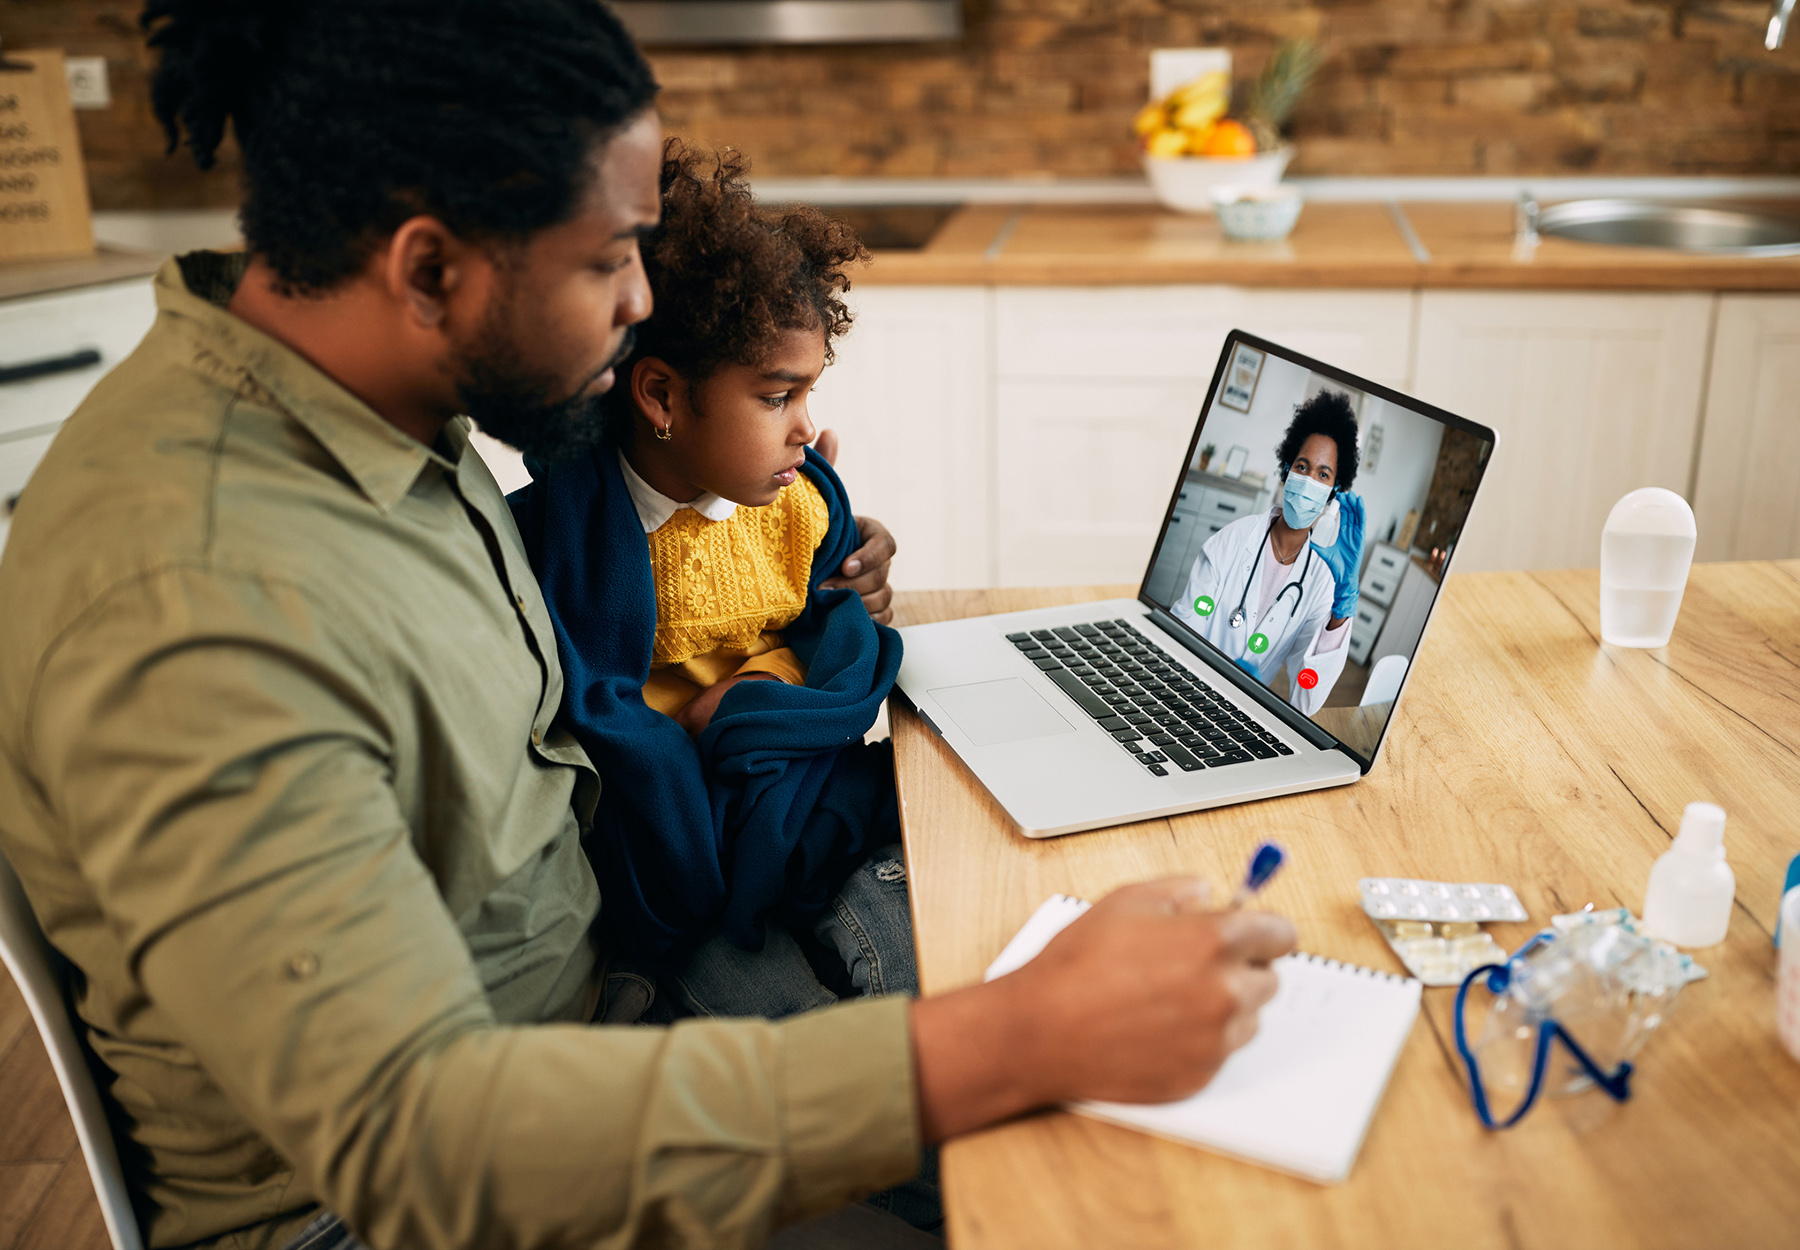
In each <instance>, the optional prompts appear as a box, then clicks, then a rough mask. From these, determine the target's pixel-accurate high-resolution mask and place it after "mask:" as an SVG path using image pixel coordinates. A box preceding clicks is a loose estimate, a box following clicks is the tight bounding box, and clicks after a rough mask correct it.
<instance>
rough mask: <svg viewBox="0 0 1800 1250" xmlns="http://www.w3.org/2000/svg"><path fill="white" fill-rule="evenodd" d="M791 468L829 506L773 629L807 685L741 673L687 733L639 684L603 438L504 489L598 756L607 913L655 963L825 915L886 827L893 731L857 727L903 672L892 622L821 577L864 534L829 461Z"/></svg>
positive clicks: (645, 631)
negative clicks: (791, 611) (692, 734)
mask: <svg viewBox="0 0 1800 1250" xmlns="http://www.w3.org/2000/svg"><path fill="white" fill-rule="evenodd" d="M534 469H537V466H534ZM802 472H804V473H805V474H806V475H807V477H809V478H810V479H811V480H812V482H813V484H814V485H815V486H817V487H818V489H819V493H820V494H821V495H822V496H824V498H825V502H826V504H827V505H828V506H829V508H830V512H831V524H830V528H829V530H828V531H827V533H826V535H825V539H824V541H823V542H822V543H821V544H820V545H819V548H818V550H817V551H816V552H814V554H813V562H812V573H811V577H810V580H809V593H808V597H807V603H806V608H805V610H804V611H803V612H802V613H801V614H800V617H799V619H797V620H796V621H794V622H793V623H792V624H791V625H789V626H788V627H787V628H786V629H785V630H783V631H782V632H783V636H784V637H785V638H786V640H787V645H788V646H790V647H792V648H793V650H794V652H795V654H796V655H798V656H799V658H800V661H801V663H803V664H805V665H806V673H807V677H806V685H805V686H790V685H788V684H786V683H784V682H779V681H749V682H740V683H739V684H738V685H736V686H734V687H732V689H730V690H729V691H727V692H726V694H725V697H724V698H723V699H721V700H720V702H719V707H718V710H717V712H716V713H715V714H714V715H713V718H712V723H711V724H710V725H709V726H708V727H707V728H706V730H705V731H704V732H703V733H702V734H701V735H700V737H699V738H698V739H689V737H688V736H687V734H686V732H684V731H683V730H682V728H681V727H680V726H679V725H677V724H676V723H675V722H674V721H673V720H671V719H670V718H669V717H667V716H664V715H662V714H661V713H660V712H657V711H655V710H654V709H652V708H650V707H649V706H647V705H646V704H645V703H644V698H643V687H644V682H645V680H646V679H647V678H648V677H649V675H650V656H651V646H652V643H653V641H654V636H655V631H656V595H655V590H654V587H653V584H652V580H651V572H650V552H649V544H648V543H647V542H646V541H645V538H644V529H643V525H642V523H641V522H640V521H639V520H638V516H637V511H636V509H635V508H634V507H633V506H632V502H631V496H630V495H629V493H627V491H626V488H625V481H624V477H623V475H622V474H621V473H620V471H619V462H618V452H617V449H616V447H615V446H614V445H613V444H612V443H610V442H608V443H606V444H603V445H602V446H601V447H600V448H598V449H597V450H596V451H595V452H594V453H593V455H592V456H589V457H586V458H582V459H579V460H573V461H569V462H567V463H564V464H559V465H554V466H550V467H548V468H544V469H541V470H538V471H537V472H536V473H535V477H536V480H534V481H533V482H532V484H531V485H529V486H527V487H525V488H524V489H522V490H519V491H516V492H514V493H513V494H512V495H510V496H508V500H507V501H508V503H510V504H511V505H512V510H513V516H514V517H515V519H516V520H517V521H518V524H519V532H520V533H521V534H522V535H523V536H524V539H525V548H526V551H527V552H528V553H529V554H530V556H531V563H532V567H533V569H534V570H535V571H536V572H537V576H538V581H539V583H540V584H541V585H542V587H543V591H544V599H545V602H546V603H548V604H549V607H550V617H551V619H552V620H553V621H554V622H555V625H556V640H557V647H558V650H559V652H560V655H561V659H562V667H563V680H564V682H565V683H566V690H565V694H564V707H565V709H566V712H567V714H568V716H569V718H570V720H571V721H572V723H573V729H574V732H575V734H576V736H577V737H578V738H579V739H580V741H581V744H582V745H583V746H584V747H585V748H586V749H587V752H588V755H589V756H590V757H591V758H592V759H593V761H594V766H595V767H596V768H597V769H599V771H600V776H601V781H602V785H601V793H600V805H599V810H598V812H597V814H596V818H595V827H594V831H593V836H592V839H591V843H590V856H591V858H592V859H593V862H594V867H595V871H596V872H597V873H598V875H599V877H600V888H601V890H602V891H603V897H604V912H603V914H604V916H605V919H606V922H607V924H608V927H609V928H610V929H611V930H612V932H613V933H614V934H615V935H616V936H617V938H618V940H619V941H620V943H621V944H622V945H623V946H624V947H625V949H626V950H627V951H628V952H630V953H631V954H632V955H634V956H636V957H637V958H639V959H643V960H646V961H649V962H651V963H653V964H659V965H666V964H667V963H668V962H669V961H670V960H671V959H672V958H673V957H675V956H678V955H679V954H680V953H681V952H683V951H685V950H687V949H689V948H691V947H692V946H694V945H696V944H698V943H699V942H700V941H701V940H703V939H705V938H707V937H709V936H711V934H712V933H713V932H716V931H722V932H723V933H724V934H725V935H726V936H727V937H728V938H729V939H730V940H731V941H732V942H733V943H735V944H736V945H738V946H740V947H742V948H743V949H745V950H759V949H761V946H762V940H763V938H762V934H763V928H762V926H763V922H764V920H765V919H766V918H767V917H768V916H770V915H771V914H777V915H779V916H781V917H782V918H783V919H786V920H794V921H800V920H805V919H808V918H810V917H813V916H816V915H818V914H819V913H820V912H822V911H823V910H824V909H825V908H826V907H827V906H829V905H830V903H831V900H832V899H833V898H834V897H835V896H836V894H837V892H838V890H839V889H840V888H841V887H842V886H843V883H844V880H845V879H846V878H847V877H848V875H849V873H850V871H851V869H853V868H854V867H855V866H856V864H857V863H858V862H859V861H860V860H861V859H862V858H864V857H866V856H867V854H868V853H869V851H871V850H874V849H875V848H877V847H880V846H883V845H886V844H887V843H889V842H892V841H894V840H895V838H896V837H897V836H898V831H899V817H898V813H897V810H896V805H895V799H894V780H893V763H892V753H891V749H889V748H888V747H887V746H886V745H885V744H883V746H881V747H866V746H864V745H863V742H862V737H863V735H864V734H865V733H867V732H868V730H869V727H870V726H871V725H873V724H874V723H875V718H876V715H877V714H878V713H879V711H880V709H881V703H882V700H883V699H885V698H886V697H887V694H888V691H889V690H890V689H892V688H893V684H894V677H895V675H896V674H897V673H898V672H899V671H900V635H899V634H897V633H895V632H894V631H893V630H891V629H888V628H887V627H886V626H882V625H877V624H875V623H874V622H873V621H871V620H870V619H869V614H868V612H867V611H866V610H864V608H863V605H862V601H861V599H859V598H858V597H857V595H856V594H855V593H854V592H852V591H849V590H844V589H833V590H822V589H820V587H819V583H820V582H821V581H823V580H825V579H826V578H827V577H830V576H831V575H832V573H833V572H834V571H835V570H836V569H838V568H839V567H840V566H841V565H842V564H843V562H844V560H845V559H846V558H847V557H848V556H849V555H850V553H851V552H853V551H855V550H856V548H857V547H858V546H859V545H860V541H861V540H860V538H859V537H858V535H857V532H856V522H855V521H854V520H853V519H852V517H851V515H850V501H849V498H848V497H847V496H846V495H845V493H844V486H843V483H842V482H840V481H839V480H838V476H837V474H836V473H834V472H833V471H832V469H831V466H830V465H829V464H827V463H826V462H825V460H824V459H823V458H821V457H819V456H818V455H816V454H814V452H813V451H812V450H811V449H810V448H808V449H807V452H806V464H805V466H804V467H803V469H802Z"/></svg>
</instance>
